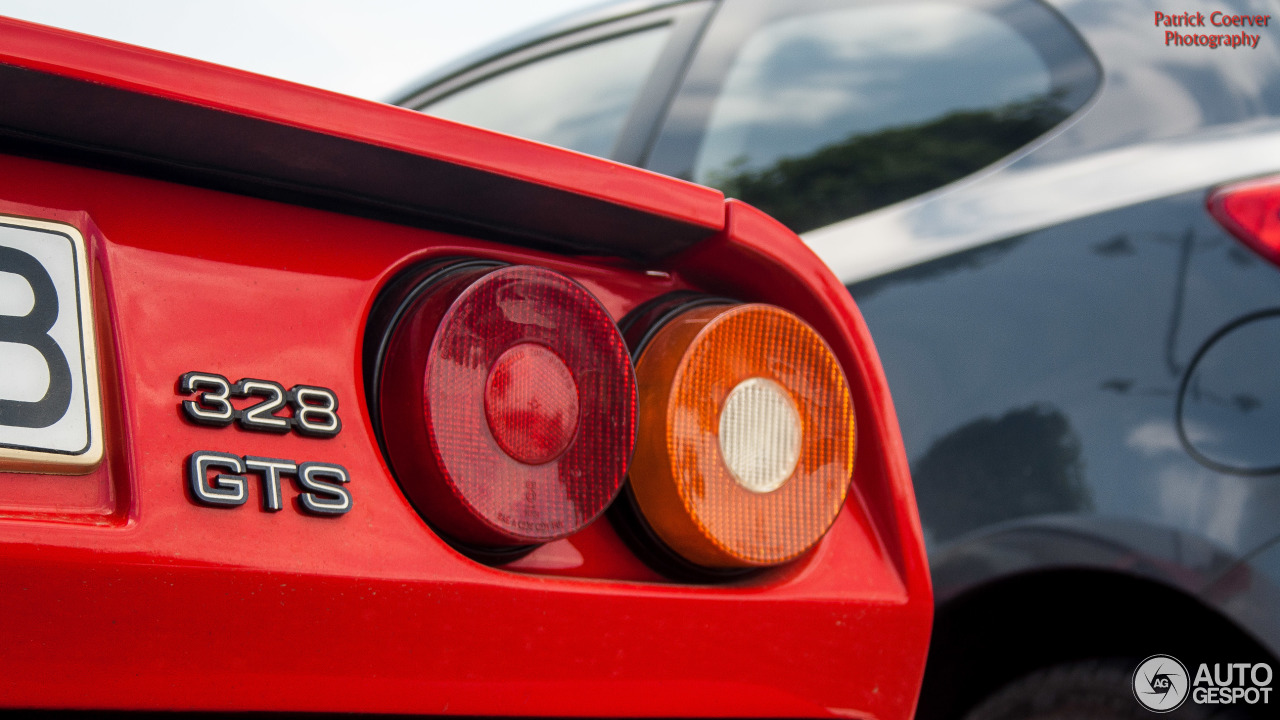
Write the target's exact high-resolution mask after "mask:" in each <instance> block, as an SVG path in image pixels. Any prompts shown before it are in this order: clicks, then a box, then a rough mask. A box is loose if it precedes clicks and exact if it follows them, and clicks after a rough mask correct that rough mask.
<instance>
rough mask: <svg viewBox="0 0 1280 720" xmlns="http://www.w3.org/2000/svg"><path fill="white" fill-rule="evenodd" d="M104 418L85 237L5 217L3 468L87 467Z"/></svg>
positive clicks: (0, 351)
mask: <svg viewBox="0 0 1280 720" xmlns="http://www.w3.org/2000/svg"><path fill="white" fill-rule="evenodd" d="M101 416H102V410H101V398H100V392H99V388H98V359H97V353H96V352H95V350H94V332H93V312H92V310H91V303H90V294H89V271H88V260H87V254H86V251H85V242H84V237H83V236H82V235H81V234H80V232H79V231H78V230H76V229H75V228H73V227H71V226H70V225H64V224H61V223H53V222H44V221H40V220H29V219H26V218H16V217H9V216H0V470H4V471H23V472H51V473H84V472H88V471H89V470H91V469H93V468H94V467H95V466H96V465H97V464H98V462H99V461H100V460H101V459H102V419H101Z"/></svg>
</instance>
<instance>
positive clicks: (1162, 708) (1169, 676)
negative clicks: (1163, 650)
mask: <svg viewBox="0 0 1280 720" xmlns="http://www.w3.org/2000/svg"><path fill="white" fill-rule="evenodd" d="M1189 680H1190V678H1188V676H1187V668H1186V666H1184V665H1183V664H1182V663H1180V662H1178V660H1177V658H1174V657H1173V656H1170V655H1152V656H1151V657H1149V658H1147V659H1146V660H1143V661H1142V662H1141V663H1139V664H1138V669H1137V670H1134V671H1133V696H1134V697H1135V698H1137V699H1138V702H1139V703H1140V704H1141V705H1142V707H1144V708H1146V709H1148V710H1150V711H1152V712H1158V713H1165V712H1169V711H1171V710H1177V709H1178V707H1180V706H1181V705H1182V703H1184V702H1186V700H1187V689H1188V686H1189V685H1190V682H1189Z"/></svg>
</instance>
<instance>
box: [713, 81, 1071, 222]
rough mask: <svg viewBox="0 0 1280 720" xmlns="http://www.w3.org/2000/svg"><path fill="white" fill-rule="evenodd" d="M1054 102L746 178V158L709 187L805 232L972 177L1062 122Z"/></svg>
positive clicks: (1024, 105)
mask: <svg viewBox="0 0 1280 720" xmlns="http://www.w3.org/2000/svg"><path fill="white" fill-rule="evenodd" d="M1066 115H1067V111H1066V109H1065V108H1063V107H1062V106H1061V105H1060V104H1059V102H1058V101H1057V100H1056V99H1055V98H1054V97H1052V96H1046V97H1044V98H1040V99H1036V100H1030V101H1024V102H1018V103H1010V104H1008V105H1004V106H1002V107H999V108H995V109H992V110H962V111H957V112H953V113H949V114H947V115H944V116H942V117H940V118H937V119H934V120H930V121H928V122H925V123H921V124H919V125H910V126H905V127H896V128H890V129H886V130H878V131H876V132H871V133H864V134H857V135H853V136H851V137H849V138H847V139H845V140H843V141H841V142H838V143H833V144H830V145H825V146H823V147H820V148H818V149H817V150H814V151H813V152H812V153H810V154H808V155H804V156H800V157H787V158H782V159H781V160H778V161H777V162H776V163H774V164H773V165H771V166H769V167H765V168H762V169H758V170H745V169H743V167H744V166H745V165H746V162H747V161H746V159H745V158H739V159H738V160H737V161H736V162H734V163H731V164H730V165H729V166H728V167H726V168H723V169H721V170H719V171H716V172H713V173H711V174H710V177H709V184H711V185H713V186H715V187H717V188H719V189H720V190H722V191H723V192H724V193H725V194H726V195H729V196H730V197H736V198H738V199H739V200H743V201H745V202H748V203H750V204H752V205H754V206H756V207H758V208H760V209H761V210H764V211H765V212H766V213H769V214H770V215H772V216H773V217H775V218H777V219H778V220H779V221H781V222H782V223H783V224H785V225H786V226H787V227H789V228H791V229H792V230H794V231H796V232H805V231H807V230H812V229H814V228H818V227H822V226H824V225H829V224H831V223H834V222H837V221H839V220H844V219H846V218H850V217H853V216H854V215H859V214H861V213H864V212H867V211H870V210H874V209H876V208H879V207H883V206H885V205H889V204H891V203H895V202H897V201H899V200H904V199H906V198H909V197H912V196H914V195H919V194H921V193H924V192H928V191H929V190H932V189H934V188H937V187H941V186H942V185H945V184H947V183H949V182H951V181H953V180H956V179H959V178H961V177H964V176H965V175H968V174H970V173H972V172H974V171H977V170H979V169H981V168H983V167H985V166H987V165H990V164H991V163H993V162H995V161H996V160H999V159H1000V158H1002V157H1004V156H1006V155H1008V154H1009V153H1011V152H1013V151H1014V150H1016V149H1018V148H1020V147H1022V146H1023V145H1026V144H1027V143H1029V142H1031V141H1032V140H1034V139H1036V138H1037V137H1039V136H1040V135H1042V134H1044V133H1045V132H1046V131H1048V130H1049V129H1050V128H1052V127H1053V126H1054V125H1056V124H1058V123H1059V122H1061V121H1062V120H1063V119H1064V118H1065V117H1066Z"/></svg>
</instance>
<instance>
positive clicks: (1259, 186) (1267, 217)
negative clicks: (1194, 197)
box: [1206, 175, 1280, 265]
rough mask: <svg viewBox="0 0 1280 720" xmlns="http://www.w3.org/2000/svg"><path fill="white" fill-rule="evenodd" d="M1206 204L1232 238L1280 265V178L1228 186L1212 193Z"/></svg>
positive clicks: (1275, 177)
mask: <svg viewBox="0 0 1280 720" xmlns="http://www.w3.org/2000/svg"><path fill="white" fill-rule="evenodd" d="M1206 204H1207V205H1208V208H1209V214H1211V215H1213V217H1214V218H1215V219H1216V220H1217V221H1218V222H1219V223H1220V224H1221V225H1222V226H1223V227H1224V228H1226V229H1227V230H1228V231H1229V232H1231V234H1232V235H1235V236H1236V237H1237V238H1239V239H1240V240H1241V241H1242V242H1244V243H1245V244H1246V245H1248V246H1249V247H1250V248H1252V249H1253V250H1254V251H1255V252H1257V253H1258V254H1259V255H1261V256H1262V257H1264V258H1266V259H1267V260H1269V261H1271V262H1272V263H1273V264H1275V265H1280V176H1275V175H1273V176H1271V177H1266V178H1259V179H1256V180H1247V181H1244V182H1239V183H1234V184H1231V185H1224V186H1222V187H1220V188H1217V189H1215V190H1214V191H1213V192H1211V193H1209V198H1208V201H1207V203H1206Z"/></svg>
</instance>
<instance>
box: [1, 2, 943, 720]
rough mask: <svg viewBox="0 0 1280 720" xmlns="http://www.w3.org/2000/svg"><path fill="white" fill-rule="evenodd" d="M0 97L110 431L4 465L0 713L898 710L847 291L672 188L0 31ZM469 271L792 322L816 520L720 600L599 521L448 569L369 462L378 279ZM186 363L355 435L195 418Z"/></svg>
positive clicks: (74, 40)
mask: <svg viewBox="0 0 1280 720" xmlns="http://www.w3.org/2000/svg"><path fill="white" fill-rule="evenodd" d="M0 88H2V89H3V94H4V99H3V102H0V152H2V153H3V154H2V155H0V216H4V217H0V224H3V223H4V222H6V221H9V222H12V223H14V224H16V225H17V226H21V227H29V225H24V223H28V222H29V221H32V220H34V221H38V222H40V223H53V224H54V225H53V226H52V227H53V228H54V229H55V230H56V229H57V228H64V229H65V228H68V227H69V228H73V229H74V230H75V231H78V232H79V234H80V235H82V236H83V240H84V245H85V249H86V253H87V265H86V267H85V270H86V275H87V280H88V288H89V295H90V297H91V311H90V315H91V319H90V320H86V321H85V322H86V325H90V326H91V331H92V334H93V336H94V337H95V338H96V345H97V355H96V365H97V368H98V379H99V384H100V386H101V403H100V406H101V416H102V420H101V433H102V436H103V438H104V442H103V444H102V445H103V458H102V460H101V462H100V463H98V464H96V465H94V466H93V467H92V468H91V469H90V470H89V471H88V472H87V473H83V474H75V473H76V472H81V471H78V470H77V471H60V472H52V473H50V472H25V471H23V472H19V471H16V470H29V469H30V468H28V467H21V466H20V465H19V464H18V463H15V462H11V461H7V460H4V459H0V578H2V579H3V580H2V581H0V618H2V620H0V644H2V645H3V647H4V648H5V650H4V652H3V653H2V654H0V703H2V704H3V705H5V706H10V707H38V708H109V709H110V708H114V709H189V710H269V711H277V710H278V711H339V712H348V711H367V712H403V713H427V714H467V715H516V716H539V715H556V716H675V715H678V716H699V715H708V716H715V715H729V716H787V717H801V716H813V717H866V718H882V719H890V718H907V717H909V716H910V715H911V713H912V711H913V709H914V706H915V702H916V696H917V693H918V689H919V683H920V679H921V673H922V671H923V663H924V656H925V651H926V646H927V642H928V633H929V624H930V619H931V608H932V603H931V596H930V586H929V580H928V575H927V566H926V563H925V559H924V552H923V545H922V542H921V538H920V530H919V526H918V521H917V519H916V512H915V503H914V499H913V496H912V491H911V486H910V481H909V477H908V470H907V466H906V461H905V456H904V453H903V449H902V446H901V440H900V438H899V434H898V427H897V421H896V419H895V417H894V412H893V407H892V404H891V401H890V398H889V393H888V389H887V387H886V385H885V380H884V377H883V374H882V371H881V369H880V366H879V361H878V359H877V357H876V353H875V350H874V347H873V345H872V342H871V338H870V336H869V335H868V334H867V330H866V328H865V326H864V325H863V322H862V320H861V317H860V315H859V314H858V311H857V309H856V308H855V307H854V305H853V303H852V301H851V299H850V297H849V295H848V293H847V292H846V291H845V290H844V288H843V287H842V286H841V285H840V284H839V283H838V281H836V280H835V279H834V278H833V277H832V276H831V274H830V273H829V272H828V271H827V269H826V268H825V267H824V266H823V265H822V264H821V263H820V262H819V261H818V260H817V259H816V258H815V256H813V255H812V254H811V253H810V252H809V251H808V250H807V249H806V248H805V246H804V245H803V244H801V242H800V241H799V240H798V239H797V238H796V237H795V236H794V235H793V234H792V233H790V232H789V231H787V230H785V229H784V228H783V227H782V226H780V225H778V224H776V223H774V222H773V221H772V220H771V219H769V218H767V217H765V216H763V215H761V214H760V213H758V212H757V211H755V210H753V209H752V208H750V207H748V206H745V205H741V204H739V203H736V202H732V201H730V202H725V201H724V199H723V198H722V197H721V196H720V195H719V194H718V193H716V192H714V191H711V190H708V189H705V188H701V187H698V186H694V185H690V184H687V183H683V182H680V181H676V180H672V179H669V178H664V177H660V176H657V175H652V174H648V173H645V172H641V171H637V170H634V169H631V168H627V167H623V166H619V165H616V164H612V163H609V162H605V161H601V160H597V159H594V158H589V157H585V156H581V155H576V154H573V153H569V152H565V151H561V150H557V149H554V148H549V147H545V146H540V145H536V144H532V143H528V142H523V141H520V140H516V139H513V138H508V137H503V136H498V135H494V134H491V133H487V132H483V131H479V130H474V129H471V128H467V127H463V126H458V125H454V124H451V123H448V122H443V121H438V120H435V119H432V118H429V117H424V116H421V115H418V114H416V113H412V112H409V111H406V110H402V109H399V108H392V107H387V106H381V105H377V104H373V103H368V102H363V101H359V100H355V99H351V98H346V97H341V96H336V95H332V94H329V93H326V92H322V91H318V90H312V89H309V88H304V87H299V86H294V85H290V84H288V83H284V82H279V81H275V80H271V79H267V78H262V77H257V76H253V75H249V74H245V73H240V72H236V71H231V70H227V69H223V68H218V67H213V66H209V65H205V64H202V63H198V62H194V61H188V60H184V59H181V58H175V57H172V56H167V55H162V54H159V53H154V52H150V51H146V50H140V49H136V48H131V47H126V46H122V45H117V44H114V43H110V42H105V41H99V40H93V39H88V38H84V37H80V36H76V35H72V34H69V33H64V32H61V31H56V30H51V29H47V28H41V27H37V26H32V25H27V24H23V23H18V22H12V21H0ZM453 257H467V258H482V259H492V260H498V261H502V262H507V263H513V264H522V265H535V266H540V267H543V268H548V269H551V270H555V271H558V272H560V273H563V274H565V275H567V276H569V277H571V278H574V279H575V280H577V281H578V282H579V283H581V284H582V285H583V286H584V287H586V288H587V289H588V290H589V291H590V292H591V293H592V294H594V295H595V297H596V298H598V299H599V300H600V301H601V303H603V305H604V306H605V308H606V309H607V310H608V312H609V313H610V315H611V316H612V317H613V318H614V319H615V320H617V319H621V318H623V317H625V316H626V315H627V314H628V313H629V312H631V311H632V310H634V309H635V308H637V307H638V306H640V305H641V304H642V303H644V302H646V301H647V300H650V299H652V298H655V297H658V296H660V295H663V294H664V293H668V292H671V291H675V290H693V291H698V292H705V293H714V294H717V295H723V296H729V297H733V298H736V299H740V300H743V301H750V302H767V303H772V304H775V305H778V306H781V307H783V308H786V309H788V310H790V311H792V312H794V313H796V314H798V315H800V316H801V317H802V318H804V319H805V320H807V321H808V323H809V324H810V325H812V326H813V327H814V328H815V329H816V330H817V331H818V332H819V333H820V334H821V335H822V336H823V337H824V338H825V340H826V342H827V343H828V344H829V345H830V346H831V348H832V350H833V351H834V352H835V354H836V356H837V357H838V359H839V361H840V363H841V365H842V366H843V368H844V369H845V372H846V374H847V376H848V379H849V383H850V386H851V390H852V396H853V402H854V406H855V409H856V415H857V421H858V426H857V428H858V438H857V440H858V449H857V456H856V465H855V468H854V473H853V486H852V490H851V491H850V494H849V496H848V501H847V502H846V503H845V506H844V508H843V510H842V511H841V512H840V514H839V516H838V518H837V520H836V522H835V524H834V526H833V527H832V529H831V531H830V532H829V533H828V534H827V535H826V536H825V537H824V538H823V539H822V540H821V541H820V542H819V544H818V546H817V547H816V548H815V549H814V550H813V551H811V552H810V553H808V554H807V555H805V556H804V557H803V558H801V559H800V560H797V561H794V562H791V563H789V564H786V565H783V566H781V567H778V568H773V569H768V570H763V571H759V572H755V573H752V574H748V575H745V576H742V577H740V578H738V579H734V580H731V581H728V582H717V583H710V582H690V581H686V580H677V579H671V578H669V577H666V576H664V575H663V574H661V573H659V572H657V571H655V570H652V569H650V567H649V566H648V565H646V564H645V563H643V562H641V561H640V560H639V559H638V558H637V557H636V555H635V554H634V553H633V552H632V551H631V550H630V549H629V548H628V546H627V545H625V544H624V543H623V542H622V541H621V540H620V539H619V536H618V534H617V533H616V532H615V530H614V529H613V527H612V526H611V525H610V523H609V522H608V521H606V520H604V519H601V520H598V521H596V522H595V523H594V524H592V525H590V526H589V527H587V529H585V530H583V531H580V532H578V533H576V534H574V535H572V536H570V537H568V538H565V539H561V540H557V541H555V542H551V543H548V544H546V545H543V546H541V547H539V548H538V549H536V550H534V551H533V552H531V553H529V554H527V555H525V556H523V557H521V558H520V559H518V560H515V561H513V562H510V563H506V564H502V565H492V564H485V563H482V562H478V561H476V560H474V559H471V558H469V557H467V556H464V555H463V554H460V553H459V552H458V551H457V550H455V549H454V548H453V547H451V546H450V545H449V544H448V543H446V542H444V541H443V540H441V539H440V538H439V537H438V536H437V535H436V534H434V533H433V532H432V530H431V529H430V528H429V527H428V526H427V525H426V524H425V523H424V521H423V520H422V518H421V517H420V516H419V514H418V513H417V512H416V511H415V510H414V508H413V506H411V505H410V503H409V502H408V501H407V500H406V498H405V495H404V494H403V493H402V492H401V490H400V488H399V486H398V485H397V483H396V481H395V478H394V477H393V475H392V473H391V469H390V468H389V467H388V464H387V461H386V460H385V458H384V456H383V454H382V452H381V451H380V449H379V441H378V438H377V436H376V434H375V429H374V424H373V423H371V421H370V419H369V412H368V407H369V402H368V400H369V399H368V398H367V397H366V382H365V378H366V373H367V372H368V370H369V368H367V367H365V364H366V362H367V360H366V357H365V353H364V350H363V348H364V345H365V342H366V324H367V322H368V318H369V315H370V311H371V308H373V306H374V304H375V302H376V301H377V298H378V297H379V294H380V293H381V292H382V291H383V290H384V288H385V287H386V286H387V285H388V283H390V282H391V281H392V280H393V279H394V278H396V277H397V276H398V275H399V274H401V273H402V272H403V271H405V270H406V269H408V268H411V267H414V266H416V265H419V264H421V263H423V262H425V261H430V260H432V259H439V258H453ZM3 269H4V268H0V270H3ZM0 339H3V338H0ZM193 372H194V373H207V374H216V375H221V376H223V377H225V378H229V379H230V380H231V381H235V380H236V379H239V378H259V379H263V380H264V381H266V382H268V383H276V384H279V385H280V386H281V387H285V388H288V387H290V386H308V387H318V388H325V389H328V390H330V391H331V392H332V393H333V396H334V397H335V398H336V400H337V407H336V410H334V411H333V412H334V413H336V415H337V416H338V417H340V419H341V430H340V432H338V433H337V434H336V435H333V436H330V437H325V436H308V435H304V434H300V433H296V432H287V433H283V434H279V433H266V432H252V431H249V430H246V429H243V428H242V427H240V426H237V425H229V426H226V427H216V426H210V425H201V424H198V423H194V422H191V421H190V417H189V415H187V414H184V412H183V410H182V403H183V402H184V401H185V400H190V399H191V398H190V393H185V392H184V388H183V387H182V386H181V384H180V378H181V377H182V376H184V374H187V373H193ZM236 402H238V403H241V405H243V402H242V401H240V400H237V401H236ZM200 451H206V452H212V453H222V454H226V455H234V456H238V457H241V458H243V457H266V458H279V459H288V461H291V462H292V463H294V464H295V465H297V466H301V465H302V464H303V463H316V464H324V465H325V466H335V465H336V466H340V467H341V468H344V469H345V470H346V472H347V474H348V476H349V478H348V479H349V482H348V483H346V484H345V488H346V490H347V491H348V498H349V508H348V509H349V512H344V513H343V514H340V515H332V516H324V515H316V514H310V513H307V512H304V511H303V510H305V508H303V507H302V506H301V501H300V498H301V497H302V495H303V494H305V493H304V491H305V488H300V487H298V486H297V485H296V484H295V483H291V482H289V481H288V480H285V481H284V482H283V484H282V491H281V492H282V498H283V501H284V503H283V505H282V506H281V507H280V508H279V509H278V510H276V509H274V508H267V507H265V505H264V499H263V498H260V495H259V494H260V493H261V492H264V491H263V490H261V488H262V487H263V486H262V485H260V484H258V483H257V481H256V480H255V481H254V482H251V483H250V484H249V487H248V492H249V502H247V503H244V504H242V505H238V506H234V507H212V506H209V505H207V504H201V503H198V502H195V501H193V498H192V496H191V494H190V493H189V492H188V489H187V487H188V486H187V482H186V473H187V468H188V463H189V460H190V458H191V456H192V455H193V453H198V452H200ZM6 463H7V464H6Z"/></svg>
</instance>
